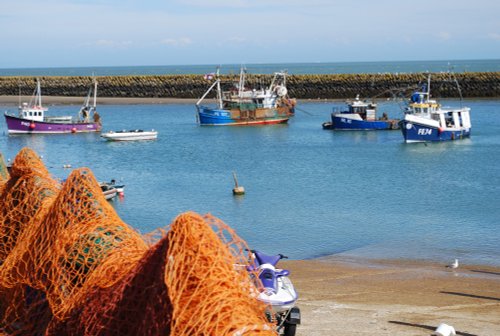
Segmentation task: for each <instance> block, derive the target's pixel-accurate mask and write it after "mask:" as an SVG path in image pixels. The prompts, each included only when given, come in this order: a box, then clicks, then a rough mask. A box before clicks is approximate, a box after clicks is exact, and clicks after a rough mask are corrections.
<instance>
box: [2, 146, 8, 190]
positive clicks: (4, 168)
mask: <svg viewBox="0 0 500 336" xmlns="http://www.w3.org/2000/svg"><path fill="white" fill-rule="evenodd" d="M8 179H9V171H8V170H7V165H6V164H5V160H4V158H3V155H2V153H0V194H2V188H3V186H4V185H5V183H6V182H7V180H8Z"/></svg>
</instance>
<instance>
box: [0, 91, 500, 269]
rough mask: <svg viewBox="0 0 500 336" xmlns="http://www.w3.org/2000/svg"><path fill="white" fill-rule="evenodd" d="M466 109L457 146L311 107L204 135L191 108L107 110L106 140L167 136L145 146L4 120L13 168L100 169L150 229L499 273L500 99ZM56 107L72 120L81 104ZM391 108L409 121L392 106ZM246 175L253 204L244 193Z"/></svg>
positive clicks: (0, 144)
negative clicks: (145, 133) (188, 225)
mask: <svg viewBox="0 0 500 336" xmlns="http://www.w3.org/2000/svg"><path fill="white" fill-rule="evenodd" d="M442 103H443V105H450V106H457V105H459V104H460V102H459V101H456V100H446V101H442ZM464 104H465V105H467V106H469V107H470V108H471V111H472V112H471V115H472V123H473V129H472V137H471V138H470V139H465V140H461V141H454V142H446V143H430V144H405V143H404V142H403V137H402V135H401V133H400V131H372V132H363V131H331V130H323V129H322V127H321V124H322V123H323V122H325V121H328V120H329V118H330V112H331V109H332V107H333V105H334V103H332V102H327V101H305V102H300V103H299V106H298V107H299V109H298V110H297V113H296V116H295V117H293V118H292V119H291V120H290V121H289V123H288V124H287V125H276V126H263V127H209V126H199V125H197V123H196V117H195V111H196V109H195V106H193V105H192V104H165V105H103V106H99V113H100V115H101V117H102V120H103V130H104V131H107V130H122V129H126V130H129V129H143V130H150V129H155V130H157V131H158V132H159V135H158V139H157V140H156V141H146V142H106V141H104V140H102V139H101V138H100V137H99V134H67V135H18V136H12V135H11V136H9V135H7V129H6V125H5V122H4V121H2V122H1V123H0V151H1V152H2V153H3V154H4V156H5V157H6V158H10V159H13V158H14V157H15V155H16V154H17V153H18V152H19V150H20V149H21V148H23V147H30V148H32V149H34V150H35V151H36V152H37V153H38V154H39V155H41V156H42V157H43V161H44V162H45V164H46V165H47V167H48V169H49V171H50V172H51V173H52V174H53V175H54V176H55V177H56V178H58V179H61V180H62V179H64V178H66V177H67V176H68V174H69V173H70V171H71V169H74V168H77V167H89V168H90V169H91V170H92V171H93V172H94V174H95V176H96V178H97V179H98V180H100V181H109V180H111V179H116V180H117V181H119V182H120V183H124V184H125V195H124V197H123V198H116V199H115V200H113V201H111V204H112V205H113V207H114V208H115V210H116V212H117V213H118V215H119V216H120V217H121V218H122V219H123V220H124V221H125V222H126V223H128V224H129V225H131V226H133V227H134V228H136V229H137V230H139V231H140V232H141V233H147V232H150V231H152V230H154V229H156V228H159V227H165V226H167V225H168V224H169V223H171V222H172V221H173V220H174V219H175V217H176V216H177V215H179V214H180V213H182V212H185V211H191V210H192V211H196V212H198V213H200V214H204V213H211V214H213V215H215V216H216V217H218V218H220V219H222V220H223V221H224V222H226V223H227V224H228V225H229V226H231V227H232V228H234V229H235V230H236V232H237V234H238V235H240V236H241V237H242V238H243V239H245V240H246V241H247V242H248V244H249V245H250V246H251V247H252V248H256V249H260V250H263V251H265V252H267V253H283V254H286V255H288V256H290V257H291V258H295V259H307V258H314V257H318V256H324V255H330V254H339V253H342V254H347V255H357V256H364V257H372V258H409V259H422V260H433V261H440V262H441V261H442V262H449V261H450V260H453V259H454V258H458V259H460V260H461V262H464V263H480V264H491V265H497V266H498V265H500V244H499V241H500V233H499V222H500V206H499V200H500V165H499V162H500V100H498V99H496V100H466V101H465V102H464ZM49 108H50V114H65V115H67V114H68V113H71V112H74V113H76V111H77V110H78V109H79V106H49ZM4 110H9V111H11V112H13V111H14V110H15V108H14V107H13V106H1V107H0V111H4ZM379 110H380V113H382V112H383V111H387V112H388V114H389V116H390V117H395V118H400V117H401V115H402V113H401V110H400V108H399V106H398V104H397V103H395V102H392V101H387V102H381V103H379ZM65 165H71V167H72V168H71V169H67V168H63V167H64V166H65ZM233 172H235V173H236V174H237V177H238V182H239V184H240V185H242V186H244V188H245V190H246V194H245V195H243V196H237V197H235V196H233V195H232V188H233V187H234V182H233V175H232V174H233Z"/></svg>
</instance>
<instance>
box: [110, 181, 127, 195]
mask: <svg viewBox="0 0 500 336" xmlns="http://www.w3.org/2000/svg"><path fill="white" fill-rule="evenodd" d="M109 185H111V186H113V187H114V188H115V189H116V191H117V192H118V194H123V193H124V192H125V184H116V180H115V179H112V180H111V181H110V182H109Z"/></svg>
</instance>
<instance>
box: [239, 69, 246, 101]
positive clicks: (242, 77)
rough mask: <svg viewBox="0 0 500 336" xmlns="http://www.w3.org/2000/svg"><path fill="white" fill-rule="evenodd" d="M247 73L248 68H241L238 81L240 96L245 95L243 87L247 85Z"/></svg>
mask: <svg viewBox="0 0 500 336" xmlns="http://www.w3.org/2000/svg"><path fill="white" fill-rule="evenodd" d="M245 73H246V69H245V68H244V67H243V66H242V67H241V69H240V81H239V82H238V97H239V98H241V97H242V96H243V88H244V87H245Z"/></svg>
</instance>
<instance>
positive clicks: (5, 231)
mask: <svg viewBox="0 0 500 336" xmlns="http://www.w3.org/2000/svg"><path fill="white" fill-rule="evenodd" d="M7 176H8V175H7ZM58 191H59V185H58V183H57V182H56V181H55V180H53V179H52V178H51V177H50V175H49V173H48V171H47V169H46V168H45V166H44V165H43V163H42V162H41V160H40V158H39V157H38V156H37V155H36V153H35V152H33V151H32V150H30V149H28V148H25V149H23V150H21V151H20V152H19V154H18V155H17V156H16V158H15V160H14V162H13V164H12V175H11V176H10V179H9V180H7V181H6V182H5V183H4V184H3V188H1V189H0V296H1V297H2V302H1V304H0V330H2V331H4V332H7V333H8V334H12V335H15V334H19V335H34V334H36V331H40V330H43V329H44V328H45V325H46V322H47V321H46V320H47V319H48V318H50V316H51V313H50V310H49V309H48V306H47V303H46V300H45V297H44V295H43V293H41V292H38V291H36V290H34V289H32V288H29V287H27V286H24V285H23V283H18V282H17V281H11V278H10V277H9V276H7V273H9V271H12V269H11V268H10V267H11V265H12V263H14V264H17V263H18V261H17V260H13V259H12V258H11V256H12V254H13V253H12V252H13V251H15V250H16V249H19V248H26V247H25V246H23V244H24V237H25V236H26V235H29V233H30V231H31V229H33V228H34V227H35V226H36V225H37V224H38V223H39V222H40V221H41V220H42V218H44V217H45V215H46V214H47V211H48V209H49V207H50V205H51V204H52V203H53V201H54V200H55V198H56V195H57V193H58ZM15 271H16V272H22V273H23V274H26V273H27V269H26V268H19V269H16V270H15ZM28 303H29V304H28ZM42 316H43V317H44V318H41V317H42Z"/></svg>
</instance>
